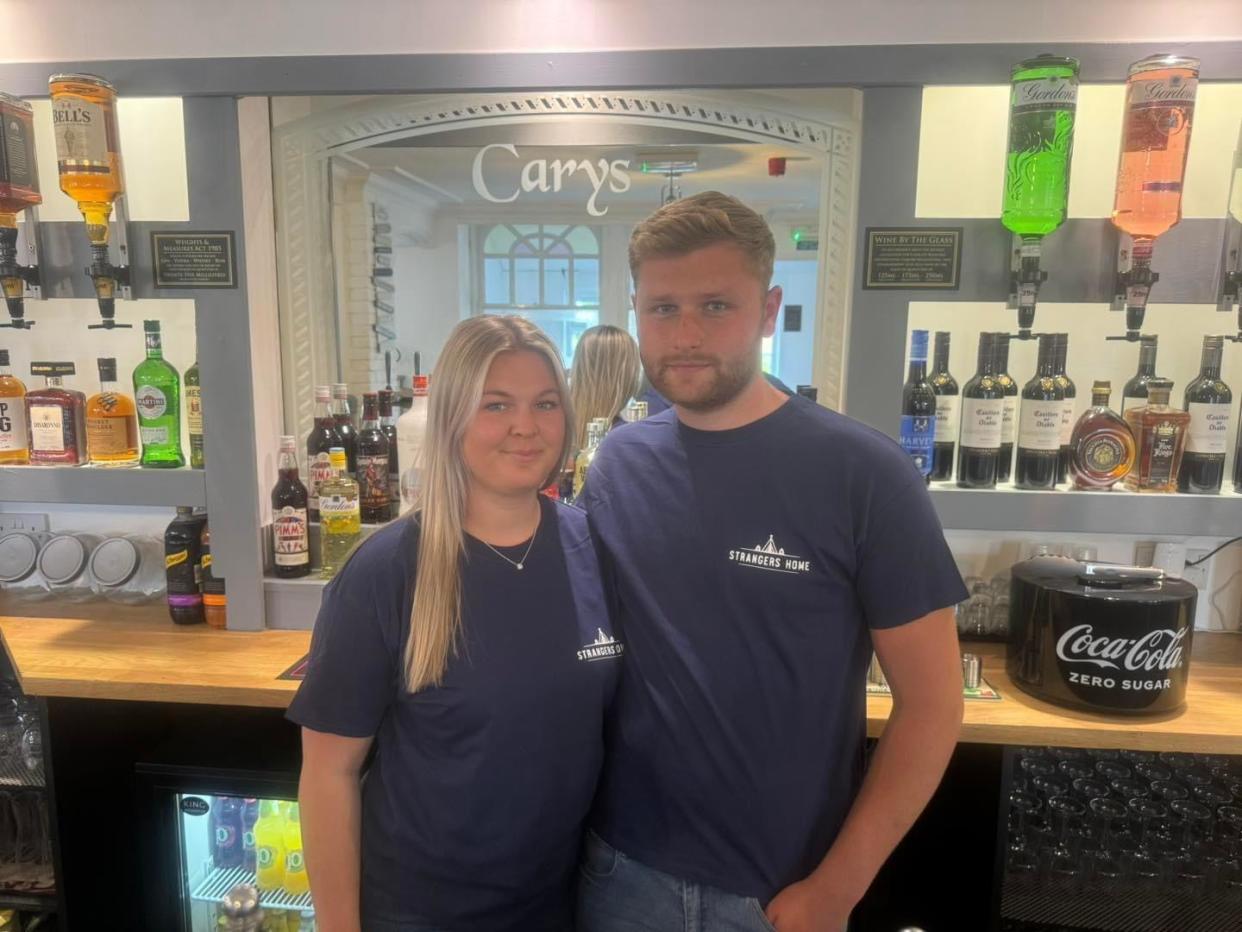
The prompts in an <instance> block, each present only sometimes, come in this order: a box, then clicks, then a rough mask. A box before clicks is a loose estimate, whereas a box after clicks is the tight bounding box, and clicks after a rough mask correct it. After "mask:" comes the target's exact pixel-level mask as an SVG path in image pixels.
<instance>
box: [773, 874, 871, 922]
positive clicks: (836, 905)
mask: <svg viewBox="0 0 1242 932" xmlns="http://www.w3.org/2000/svg"><path fill="white" fill-rule="evenodd" d="M854 905H855V898H854V897H852V896H849V895H848V894H847V893H846V892H845V891H844V890H840V889H837V888H836V887H834V886H833V885H832V884H831V883H829V882H826V881H824V880H820V879H819V878H818V877H816V875H814V874H812V875H811V876H810V877H808V878H807V879H806V880H799V881H798V882H797V883H795V884H790V885H789V886H788V887H786V888H785V889H784V890H782V891H781V892H780V893H778V894H777V895H776V898H775V899H773V900H772V902H771V903H769V904H768V908H767V910H766V915H767V917H768V922H770V923H772V925H774V926H775V927H776V930H777V932H845V926H846V923H847V922H849V918H850V910H852V909H853V908H854Z"/></svg>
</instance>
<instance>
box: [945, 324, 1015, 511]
mask: <svg viewBox="0 0 1242 932" xmlns="http://www.w3.org/2000/svg"><path fill="white" fill-rule="evenodd" d="M995 347H996V334H994V333H981V334H979V364H978V370H977V371H976V372H975V374H974V376H973V377H972V378H971V379H970V381H969V382H967V383H966V385H965V387H964V388H963V389H962V431H961V434H960V435H959V437H958V451H957V484H958V485H959V486H962V487H963V488H968V489H990V488H993V487H994V486H995V485H996V460H997V457H998V455H999V453H1000V445H1001V419H1002V418H1003V417H1004V394H1005V392H1004V389H1003V388H1002V387H1001V384H1000V382H998V381H997V379H996V357H995Z"/></svg>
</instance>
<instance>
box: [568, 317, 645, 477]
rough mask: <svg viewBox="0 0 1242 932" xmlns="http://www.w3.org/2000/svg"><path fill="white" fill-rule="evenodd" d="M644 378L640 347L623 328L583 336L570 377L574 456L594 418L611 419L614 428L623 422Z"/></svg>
mask: <svg viewBox="0 0 1242 932" xmlns="http://www.w3.org/2000/svg"><path fill="white" fill-rule="evenodd" d="M641 376H642V364H641V363H640V362H639V358H638V344H637V343H635V342H634V338H633V337H631V336H630V335H629V334H628V333H626V332H625V331H624V330H622V329H621V328H620V327H612V326H610V325H608V324H602V325H600V326H598V327H592V328H591V329H590V330H587V331H586V332H585V333H583V334H582V336H581V337H579V339H578V346H577V348H576V349H575V350H574V367H573V372H572V374H571V375H570V378H569V391H570V397H571V399H572V401H573V408H574V446H573V447H572V449H571V453H576V452H577V451H578V450H580V449H582V447H583V446H584V445H585V443H586V426H587V424H589V423H590V422H591V421H592V420H593V419H594V418H597V417H603V418H607V419H608V423H609V424H610V425H612V426H614V427H615V426H616V425H617V424H619V423H620V422H621V410H622V409H623V408H624V407H625V406H626V404H627V403H628V402H629V400H630V399H631V398H633V397H634V396H635V395H636V394H638V388H639V384H640V379H641Z"/></svg>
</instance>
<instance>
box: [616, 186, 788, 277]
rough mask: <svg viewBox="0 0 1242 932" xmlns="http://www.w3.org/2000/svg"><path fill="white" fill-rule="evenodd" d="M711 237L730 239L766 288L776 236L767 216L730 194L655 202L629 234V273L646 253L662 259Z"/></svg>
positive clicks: (710, 193) (708, 243) (708, 242)
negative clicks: (654, 208) (657, 204)
mask: <svg viewBox="0 0 1242 932" xmlns="http://www.w3.org/2000/svg"><path fill="white" fill-rule="evenodd" d="M717 243H730V244H732V245H733V246H736V247H737V248H738V249H740V250H741V251H742V253H743V254H744V255H745V256H746V259H747V261H748V262H749V263H750V266H751V270H752V271H753V272H754V273H755V275H756V276H757V277H758V279H759V281H760V283H761V284H762V285H763V287H764V290H765V291H766V290H767V288H768V286H769V285H770V284H771V283H772V264H773V262H775V260H776V240H775V239H773V238H772V230H771V229H770V228H769V227H768V222H767V221H766V220H764V219H763V217H762V216H760V215H759V214H758V213H756V212H755V211H753V210H751V209H750V208H749V207H747V206H746V205H745V204H743V203H742V202H741V201H739V200H738V199H737V198H735V197H730V196H729V195H727V194H721V193H720V192H719V191H704V192H703V193H702V194H693V195H691V196H690V197H686V198H682V199H681V200H679V201H673V202H672V203H671V204H666V205H665V206H663V207H661V208H660V209H659V210H657V211H656V212H655V213H653V214H652V215H651V216H650V217H648V218H647V219H646V220H644V221H643V222H642V223H640V224H639V225H638V226H636V227H635V228H634V232H633V233H631V234H630V275H631V276H633V278H634V281H635V283H637V282H638V269H639V267H640V266H641V265H642V264H643V263H644V262H645V261H646V260H648V259H666V258H672V257H675V256H684V255H686V254H687V253H691V252H694V251H695V250H698V249H704V248H706V247H708V246H715V245H716V244H717Z"/></svg>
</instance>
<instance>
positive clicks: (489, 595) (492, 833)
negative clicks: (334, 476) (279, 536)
mask: <svg viewBox="0 0 1242 932" xmlns="http://www.w3.org/2000/svg"><path fill="white" fill-rule="evenodd" d="M540 500H541V502H542V508H543V515H542V519H541V521H540V525H539V529H538V531H537V532H536V535H535V542H534V545H533V547H532V548H531V551H530V554H529V556H528V557H527V558H526V560H525V563H524V569H523V570H521V571H518V570H517V569H516V568H515V567H514V566H513V565H512V564H510V563H507V562H505V561H504V560H502V559H501V558H500V557H499V556H497V555H496V554H495V553H493V552H491V551H490V550H489V549H488V548H487V546H486V545H485V544H483V543H482V542H480V541H478V540H476V539H474V538H471V537H467V540H466V555H465V560H464V562H463V566H462V639H461V647H460V649H459V651H458V654H457V656H455V657H452V658H451V659H450V661H449V664H448V668H447V669H446V671H445V674H444V678H443V681H442V684H441V685H440V686H438V687H428V688H426V689H422V690H420V691H419V692H417V693H414V694H410V693H408V692H407V691H406V690H405V687H404V683H403V679H402V654H403V650H404V646H405V640H406V633H407V632H408V631H409V615H410V607H411V605H412V603H413V591H414V567H415V565H416V563H415V561H416V554H417V548H418V535H419V528H418V524H417V523H416V522H415V520H414V519H413V518H405V519H401V520H398V521H396V522H394V523H393V524H391V525H390V526H388V527H386V528H384V529H383V530H381V531H379V532H377V533H376V534H374V535H373V536H371V537H370V538H368V539H367V540H366V542H365V543H363V544H362V546H361V547H360V548H359V549H358V551H357V553H355V554H354V556H353V557H352V559H350V560H349V562H348V563H347V564H346V565H345V567H344V568H343V569H342V570H341V572H340V573H339V574H338V575H337V577H336V578H335V579H334V580H333V581H332V583H331V584H330V585H329V586H328V587H327V589H326V590H325V591H324V598H323V606H322V608H321V609H320V612H319V617H318V620H317V621H316V622H315V633H314V637H313V640H312V645H311V655H310V666H309V669H308V670H307V676H306V681H305V682H304V683H303V684H302V687H301V689H299V690H298V694H297V696H296V697H295V698H294V700H293V704H292V705H291V707H290V709H289V717H290V718H291V719H292V720H293V721H295V722H297V723H298V724H299V725H304V726H306V727H307V728H311V729H314V730H315V731H322V732H329V733H332V734H338V735H345V736H350V737H367V736H370V735H374V736H375V748H376V755H375V759H374V761H373V763H372V764H371V767H370V769H369V771H368V772H367V775H366V778H365V781H364V783H363V789H362V806H363V812H362V891H361V893H362V913H363V916H364V917H366V918H368V919H383V920H387V921H393V922H410V923H413V922H424V923H430V924H433V925H435V926H437V927H442V928H445V929H450V930H454V932H457V930H470V932H474V930H486V932H493V930H510V929H512V930H519V929H520V930H526V929H540V930H545V929H546V930H561V929H565V930H568V929H570V928H571V927H572V917H571V898H572V883H573V878H574V876H575V873H574V871H575V866H576V864H577V858H578V852H579V846H580V842H581V837H582V831H583V829H584V826H585V822H586V818H587V814H588V812H589V811H590V807H591V800H592V797H593V795H594V793H595V790H596V786H597V783H598V778H599V771H600V767H601V764H602V761H603V754H604V738H603V731H604V711H605V707H606V705H607V704H608V703H609V702H610V701H611V698H612V692H613V689H614V686H615V681H616V676H617V666H618V659H619V657H620V653H621V646H620V644H618V643H617V642H616V641H614V640H613V639H612V637H611V626H610V624H609V619H608V614H607V606H606V602H605V596H604V593H603V589H602V584H601V580H600V573H599V564H598V560H597V554H596V550H595V548H594V546H593V544H592V542H591V539H590V536H589V534H588V533H587V519H586V516H585V515H583V514H582V513H581V512H580V511H577V510H576V509H573V508H569V507H568V506H565V505H558V504H556V503H554V502H551V501H550V500H548V499H545V498H543V497H542V496H540ZM525 550H526V545H525V544H523V545H522V546H520V547H512V548H501V552H502V553H505V554H506V555H507V556H509V557H511V558H512V559H513V560H515V561H517V560H519V559H520V558H521V556H522V554H523V553H524V552H525ZM364 927H365V925H364Z"/></svg>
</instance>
